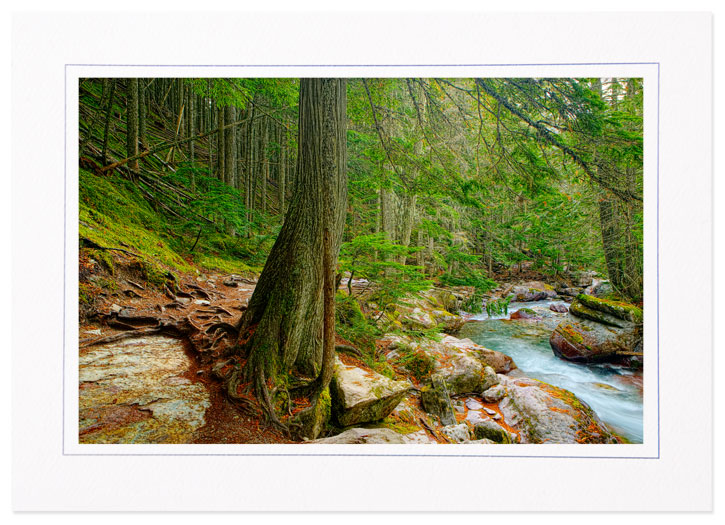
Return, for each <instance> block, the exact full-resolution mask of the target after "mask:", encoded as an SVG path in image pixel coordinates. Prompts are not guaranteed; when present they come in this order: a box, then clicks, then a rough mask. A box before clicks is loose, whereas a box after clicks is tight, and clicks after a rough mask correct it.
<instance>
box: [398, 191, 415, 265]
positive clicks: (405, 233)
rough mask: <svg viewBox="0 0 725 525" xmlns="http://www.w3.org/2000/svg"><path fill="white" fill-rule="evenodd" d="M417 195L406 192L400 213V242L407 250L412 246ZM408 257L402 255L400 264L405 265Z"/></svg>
mask: <svg viewBox="0 0 725 525" xmlns="http://www.w3.org/2000/svg"><path fill="white" fill-rule="evenodd" d="M416 200H417V196H416V195H415V193H410V192H406V193H405V195H404V196H403V198H402V200H401V203H400V204H401V210H400V211H401V213H400V239H399V240H398V242H399V243H400V244H401V245H402V246H405V247H406V248H407V247H408V246H409V245H410V235H411V233H412V232H413V221H414V220H415V203H416ZM405 260H406V256H405V255H401V256H400V259H399V261H398V262H399V263H400V264H405Z"/></svg>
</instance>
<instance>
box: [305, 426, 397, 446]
mask: <svg viewBox="0 0 725 525" xmlns="http://www.w3.org/2000/svg"><path fill="white" fill-rule="evenodd" d="M406 442H407V441H406V440H405V438H404V436H403V435H402V434H398V433H397V432H395V431H394V430H390V429H389V428H351V429H350V430H346V431H345V432H343V433H341V434H337V435H336V436H332V437H329V438H324V439H316V440H314V441H309V443H313V444H325V445H357V444H401V445H402V444H403V443H406Z"/></svg>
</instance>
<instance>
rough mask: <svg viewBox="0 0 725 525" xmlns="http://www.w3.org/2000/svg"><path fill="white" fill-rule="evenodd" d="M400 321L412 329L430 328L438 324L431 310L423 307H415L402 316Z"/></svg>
mask: <svg viewBox="0 0 725 525" xmlns="http://www.w3.org/2000/svg"><path fill="white" fill-rule="evenodd" d="M400 322H401V323H403V326H405V327H406V328H409V329H411V330H428V329H429V328H434V327H435V326H436V325H437V324H438V323H436V321H435V319H433V316H432V315H431V314H430V313H429V312H426V311H425V310H423V309H421V308H414V309H413V310H412V311H410V312H408V313H406V314H404V315H403V316H402V317H401V318H400Z"/></svg>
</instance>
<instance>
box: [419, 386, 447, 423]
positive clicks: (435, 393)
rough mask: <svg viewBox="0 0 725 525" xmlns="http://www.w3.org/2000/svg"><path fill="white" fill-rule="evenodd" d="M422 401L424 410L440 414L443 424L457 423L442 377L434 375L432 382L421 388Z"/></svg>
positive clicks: (436, 414) (435, 414)
mask: <svg viewBox="0 0 725 525" xmlns="http://www.w3.org/2000/svg"><path fill="white" fill-rule="evenodd" d="M420 403H421V405H422V407H423V410H425V411H426V412H428V413H429V414H433V415H434V416H438V418H439V419H440V421H441V423H442V424H443V425H454V424H455V423H456V416H455V414H454V413H453V407H452V405H451V398H450V396H449V394H448V389H447V388H446V383H445V381H443V380H442V379H441V378H440V377H432V378H431V380H430V382H429V383H428V384H427V385H425V386H424V387H423V388H421V390H420Z"/></svg>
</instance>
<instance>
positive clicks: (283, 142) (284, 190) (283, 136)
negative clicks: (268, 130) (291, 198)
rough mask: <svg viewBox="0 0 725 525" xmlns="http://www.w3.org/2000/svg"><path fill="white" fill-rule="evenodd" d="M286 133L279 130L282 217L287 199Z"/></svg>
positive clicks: (280, 207)
mask: <svg viewBox="0 0 725 525" xmlns="http://www.w3.org/2000/svg"><path fill="white" fill-rule="evenodd" d="M286 177H287V131H286V130H285V129H283V128H280V139H279V214H280V215H282V216H284V214H285V211H286V210H285V207H286V202H285V199H286V198H287V186H286V183H287V179H286Z"/></svg>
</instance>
